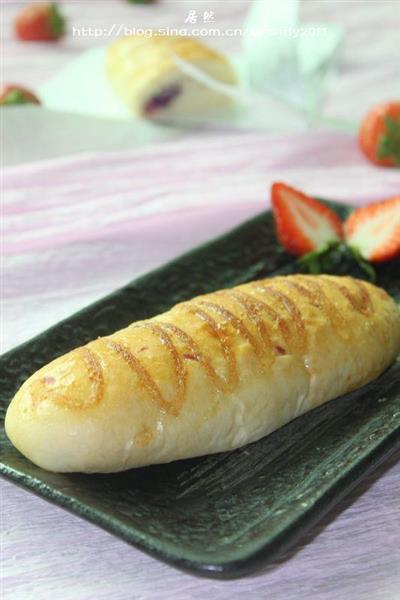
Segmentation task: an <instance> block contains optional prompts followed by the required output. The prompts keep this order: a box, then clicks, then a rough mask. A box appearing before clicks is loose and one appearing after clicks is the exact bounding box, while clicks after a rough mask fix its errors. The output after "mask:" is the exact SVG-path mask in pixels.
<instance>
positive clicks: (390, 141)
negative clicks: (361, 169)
mask: <svg viewBox="0 0 400 600" xmlns="http://www.w3.org/2000/svg"><path fill="white" fill-rule="evenodd" d="M385 127H386V133H385V134H384V135H382V137H381V138H380V140H379V144H378V152H377V154H378V158H391V159H393V160H394V161H395V163H396V164H397V165H400V123H398V122H397V121H395V120H394V119H392V118H391V117H386V118H385Z"/></svg>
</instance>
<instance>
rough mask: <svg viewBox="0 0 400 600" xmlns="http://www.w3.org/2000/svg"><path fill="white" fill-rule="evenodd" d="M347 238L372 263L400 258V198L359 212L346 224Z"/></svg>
mask: <svg viewBox="0 0 400 600" xmlns="http://www.w3.org/2000/svg"><path fill="white" fill-rule="evenodd" d="M344 235H345V239H346V242H347V244H348V245H349V246H350V247H352V248H356V250H358V251H359V252H360V254H361V256H363V257H364V258H366V259H367V260H369V261H371V262H376V263H378V262H384V261H386V260H389V259H391V258H395V257H396V256H400V196H395V197H394V198H388V199H387V200H382V201H381V202H374V203H373V204H369V205H368V206H363V207H361V208H358V209H356V210H355V211H354V212H352V213H351V215H350V216H349V217H348V219H347V220H346V221H345V224H344Z"/></svg>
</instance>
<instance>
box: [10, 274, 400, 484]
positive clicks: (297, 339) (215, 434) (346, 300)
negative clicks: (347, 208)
mask: <svg viewBox="0 0 400 600" xmlns="http://www.w3.org/2000/svg"><path fill="white" fill-rule="evenodd" d="M399 352H400V311H399V309H398V307H397V306H396V304H395V303H394V302H393V300H392V299H391V298H390V297H389V296H388V295H387V294H386V292H384V291H383V290H382V289H380V288H378V287H375V286H373V285H371V284H369V283H366V282H363V281H359V280H356V279H352V278H350V277H334V276H327V275H318V276H313V275H292V276H287V277H277V278H273V279H266V280H263V281H256V282H252V283H248V284H245V285H241V286H238V287H236V288H233V289H227V290H220V291H218V292H215V293H212V294H207V295H204V296H199V297H197V298H194V299H193V300H191V301H189V302H183V303H181V304H178V305H176V306H175V307H174V308H172V309H171V310H170V311H168V312H166V313H164V314H162V315H159V316H156V317H154V318H152V319H148V320H145V321H139V322H137V323H133V324H132V325H131V326H129V327H127V328H126V329H122V330H120V331H117V332H116V333H114V334H113V335H110V336H107V337H103V338H99V339H97V340H95V341H93V342H90V343H89V344H87V345H86V346H83V347H80V348H77V349H75V350H73V351H72V352H69V353H68V354H66V355H64V356H61V357H59V358H57V359H56V360H54V361H53V362H51V363H50V364H48V365H47V366H45V367H43V368H42V369H40V370H39V371H37V372H36V373H35V374H34V375H32V376H31V377H30V378H29V379H28V380H27V381H26V382H25V383H24V384H23V386H22V387H21V388H20V390H19V391H18V393H17V394H16V396H15V397H14V399H13V400H12V402H11V405H10V407H9V409H8V412H7V415H6V431H7V435H8V436H9V438H10V440H11V441H12V443H13V444H14V445H15V446H16V447H17V448H18V449H19V450H20V451H21V452H22V453H23V454H24V455H25V456H27V457H28V458H29V459H30V460H32V461H33V462H34V463H36V464H37V465H39V466H41V467H43V468H45V469H48V470H51V471H59V472H68V471H80V472H114V471H122V470H124V469H129V468H132V467H138V466H142V465H148V464H153V463H163V462H169V461H172V460H176V459H182V458H187V457H193V456H199V455H203V454H210V453H214V452H222V451H226V450H231V449H233V448H237V447H239V446H242V445H244V444H247V443H249V442H252V441H255V440H257V439H259V438H261V437H263V436H265V435H266V434H268V433H270V432H272V431H274V430H275V429H277V428H278V427H281V426H282V425H284V424H285V423H287V422H288V421H290V420H291V419H294V418H296V417H298V416H299V415H301V414H303V413H305V412H307V411H308V410H311V409H312V408H315V407H317V406H319V405H320V404H322V403H324V402H327V401H328V400H331V399H333V398H336V397H337V396H339V395H341V394H345V393H347V392H350V391H351V390H354V389H356V388H358V387H360V386H362V385H364V384H366V383H367V382H369V381H371V380H373V379H374V378H376V377H377V376H378V375H379V374H380V373H382V371H383V370H384V369H385V368H386V367H387V366H388V365H390V363H391V362H392V361H393V360H394V359H395V358H396V356H397V355H398V353H399Z"/></svg>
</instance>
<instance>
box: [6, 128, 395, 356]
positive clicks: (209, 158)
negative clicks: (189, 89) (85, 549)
mask: <svg viewBox="0 0 400 600" xmlns="http://www.w3.org/2000/svg"><path fill="white" fill-rule="evenodd" d="M278 180H283V181H286V182H288V183H290V184H291V185H294V186H298V187H300V188H301V189H304V190H305V191H306V192H308V193H310V194H313V195H316V196H324V197H326V198H331V199H337V200H342V201H344V202H347V203H351V204H357V203H362V202H366V201H370V200H375V199H380V198H384V197H388V196H391V195H393V194H395V193H397V192H398V190H399V174H398V172H397V171H395V170H393V169H382V168H377V167H374V166H371V165H369V164H368V163H367V162H366V161H365V160H364V159H363V157H362V156H361V155H360V153H359V151H358V149H357V146H356V144H355V141H354V139H353V138H352V136H350V135H348V134H343V133H336V132H318V133H316V132H314V133H313V134H312V135H311V134H296V135H292V134H286V135H277V134H275V135H266V134H263V135H255V134H246V135H243V134H242V135H237V134H235V135H230V136H227V135H225V136H215V135H212V136H210V135H209V136H203V137H201V138H199V139H197V140H193V139H181V140H179V141H175V142H171V143H162V144H158V145H156V146H148V147H146V148H143V149H140V150H133V151H129V152H120V153H111V154H94V155H82V156H77V157H71V158H61V159H55V160H49V161H43V162H39V163H30V164H26V165H18V166H12V167H7V168H6V169H5V170H4V179H3V184H4V191H5V202H4V207H3V208H4V215H3V217H4V218H3V223H4V246H3V249H4V253H5V255H6V256H7V258H6V260H5V275H6V281H7V286H6V287H5V291H4V294H3V299H4V309H5V314H6V315H7V324H6V328H5V335H4V339H3V344H4V349H8V348H10V347H12V346H14V345H16V344H18V343H20V342H22V341H24V340H25V339H28V338H29V337H31V336H32V335H33V334H35V333H39V332H40V331H41V330H42V329H43V328H45V327H47V326H49V325H50V324H52V323H53V322H55V321H57V320H59V319H61V318H64V317H66V316H67V315H68V314H70V313H71V312H72V311H74V310H76V309H77V308H79V307H80V306H82V305H85V304H87V303H89V302H91V301H92V300H94V299H96V298H98V297H100V296H102V295H104V294H106V293H108V292H110V291H112V290H113V289H115V288H116V287H118V286H120V285H123V284H124V283H126V282H127V281H129V280H130V279H132V278H134V277H135V276H137V275H138V274H141V273H144V272H146V271H148V270H149V269H152V268H154V267H156V266H159V265H161V264H163V263H164V262H166V261H167V260H170V259H172V258H173V257H174V256H177V255H178V254H180V253H182V252H184V251H186V250H188V249H190V248H192V247H193V246H195V245H197V244H199V243H202V242H204V241H205V240H207V239H210V238H212V237H215V236H216V235H219V234H221V233H223V232H225V231H227V230H228V229H230V228H231V227H233V226H235V225H236V224H238V223H240V222H241V221H243V220H244V219H246V218H248V217H250V216H252V215H254V214H256V213H258V212H261V211H262V210H265V209H266V208H267V207H268V205H269V188H270V185H271V183H272V182H273V181H278ZM32 315H34V319H32Z"/></svg>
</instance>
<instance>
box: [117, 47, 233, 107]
mask: <svg viewBox="0 0 400 600" xmlns="http://www.w3.org/2000/svg"><path fill="white" fill-rule="evenodd" d="M174 56H177V57H178V58H180V59H182V60H185V61H186V62H189V63H191V64H193V65H194V66H195V67H197V68H198V69H199V70H201V71H202V72H204V73H205V74H207V75H209V76H210V77H212V78H213V79H215V80H216V81H218V82H220V83H225V84H230V85H235V84H236V83H237V78H236V75H235V72H234V70H233V68H232V66H231V65H230V63H229V62H228V61H227V59H226V58H225V57H224V56H223V55H222V54H220V53H219V52H217V51H216V50H213V49H212V48H210V47H208V46H206V45H205V44H203V43H201V42H200V41H198V40H196V39H195V38H191V37H186V36H173V35H167V36H157V35H154V36H152V37H148V38H147V37H144V36H128V37H123V38H120V39H119V40H117V41H116V42H114V43H113V44H112V45H111V46H110V47H109V49H108V52H107V57H106V74H107V77H108V79H109V81H110V83H111V85H112V87H113V89H114V91H115V92H116V94H117V95H118V96H119V97H120V98H121V99H122V100H123V101H124V103H125V104H127V105H128V107H129V108H130V109H131V110H132V112H133V113H136V114H138V115H142V116H153V114H152V113H151V112H147V110H146V106H147V105H148V102H149V101H150V100H151V98H153V97H156V96H157V94H160V93H161V94H162V93H163V90H171V89H172V90H173V89H176V90H178V91H179V93H178V94H177V96H176V98H174V99H173V101H172V102H171V104H170V105H168V106H165V107H163V108H162V109H161V110H160V111H159V112H162V113H164V114H167V115H169V116H174V115H175V116H191V115H196V114H199V113H204V112H209V111H213V110H215V109H218V108H219V107H221V106H224V105H226V104H227V102H229V99H228V97H227V96H226V95H223V94H221V93H218V92H216V91H213V90H211V89H209V88H208V87H207V86H205V85H203V84H200V83H198V82H197V81H195V80H194V79H192V78H190V77H188V76H187V75H185V74H184V73H183V72H182V71H181V70H180V69H179V68H178V67H177V66H176V64H175V62H174Z"/></svg>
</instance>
